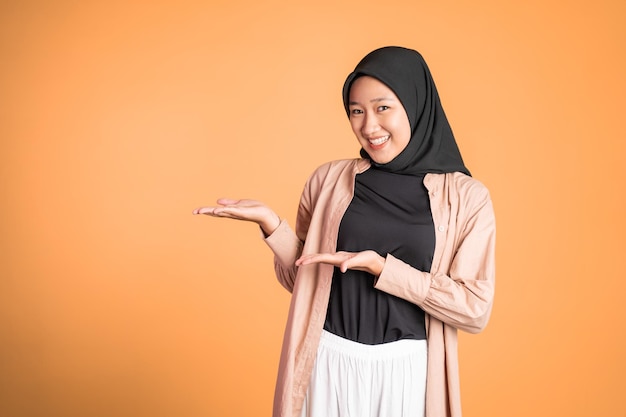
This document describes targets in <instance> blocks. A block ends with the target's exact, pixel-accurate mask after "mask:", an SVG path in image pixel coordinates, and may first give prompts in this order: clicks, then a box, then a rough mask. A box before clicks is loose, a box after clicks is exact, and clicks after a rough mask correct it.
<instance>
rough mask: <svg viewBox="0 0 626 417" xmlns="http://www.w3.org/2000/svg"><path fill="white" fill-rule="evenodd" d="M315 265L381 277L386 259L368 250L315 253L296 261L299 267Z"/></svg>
mask: <svg viewBox="0 0 626 417" xmlns="http://www.w3.org/2000/svg"><path fill="white" fill-rule="evenodd" d="M315 263H324V264H330V265H333V266H337V267H339V269H340V270H341V272H346V271H347V270H348V269H356V270H358V271H365V272H369V273H370V274H372V275H374V276H379V275H380V274H381V273H382V271H383V267H384V266H385V258H383V257H382V256H380V255H379V254H377V253H376V252H374V251H373V250H366V251H363V252H335V253H315V254H311V255H305V256H302V257H301V258H300V259H298V260H297V261H296V265H297V266H300V265H309V264H315Z"/></svg>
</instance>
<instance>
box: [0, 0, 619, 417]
mask: <svg viewBox="0 0 626 417" xmlns="http://www.w3.org/2000/svg"><path fill="white" fill-rule="evenodd" d="M625 13H626V3H624V2H623V1H617V0H615V1H610V0H598V1H594V2H588V1H584V2H583V1H545V0H544V1H537V0H531V1H525V2H502V1H500V0H472V1H429V2H421V1H415V0H411V1H394V2H387V3H385V2H380V1H372V0H363V1H359V2H352V1H332V2H331V1H321V2H314V3H312V2H307V3H304V2H302V3H300V2H292V1H280V0H272V1H267V2H257V1H253V0H235V1H225V0H220V1H212V2H194V1H189V0H183V1H176V2H175V1H161V2H155V1H146V2H136V1H133V2H121V1H120V2H109V1H100V2H95V1H54V2H44V1H28V0H24V1H19V2H17V1H3V2H2V3H1V4H0V59H1V65H0V140H1V142H0V158H1V159H0V186H1V190H2V204H1V205H0V227H1V229H0V231H1V236H2V239H1V240H0V415H2V416H10V417H22V416H42V417H43V416H45V417H55V416H63V417H74V416H76V417H79V416H80V417H84V416H90V417H98V416H102V417H110V416H117V417H125V416H129V417H130V416H150V417H159V416H168V417H171V416H185V417H196V416H220V417H221V416H262V415H269V414H270V410H271V402H272V394H273V387H274V379H275V375H276V368H277V363H278V355H279V350H280V343H281V338H282V331H283V326H284V323H285V318H286V314H287V308H288V303H289V295H288V293H287V292H286V291H284V290H283V289H282V287H280V286H279V284H278V283H277V281H276V280H275V278H274V275H273V269H272V262H271V258H272V257H271V253H270V251H269V250H268V249H267V248H266V247H265V244H264V243H263V242H262V240H261V239H260V238H259V232H258V230H257V229H256V228H255V227H254V226H253V225H251V224H242V223H237V222H233V221H229V220H218V219H212V218H208V217H199V216H192V214H191V210H192V209H193V208H195V207H197V206H200V205H207V204H212V203H213V202H214V201H215V199H216V198H218V197H222V196H229V197H250V198H257V199H261V200H263V201H265V202H267V203H268V204H269V205H271V206H272V207H273V208H274V209H275V210H276V211H278V212H279V213H280V214H281V215H283V216H284V217H285V218H287V219H288V220H289V221H290V222H291V223H292V224H293V221H294V218H295V212H296V207H297V203H298V198H299V194H300V191H301V189H302V185H303V184H304V181H305V180H306V178H307V176H308V175H309V174H310V172H311V171H312V170H313V169H314V168H315V167H316V166H318V165H319V164H321V163H323V162H325V161H327V160H332V159H339V158H345V157H354V156H356V155H357V154H358V146H357V143H356V140H355V139H354V137H353V136H352V133H351V131H350V128H349V125H348V122H347V119H346V116H345V114H344V112H343V108H342V103H341V94H340V92H341V86H342V83H343V81H344V78H345V76H346V75H347V74H348V72H350V70H351V69H352V68H353V67H354V65H355V64H356V63H357V61H358V60H359V59H360V58H361V57H362V56H363V55H365V54H366V53H367V52H369V51H370V50H372V49H374V48H376V47H379V46H383V45H389V44H396V45H403V46H408V47H412V48H415V49H418V50H420V51H421V52H422V53H423V55H424V56H425V58H426V61H427V62H428V63H429V65H430V67H431V70H432V72H433V74H434V76H435V79H436V82H437V84H438V87H439V90H440V94H441V97H442V101H443V105H444V108H445V109H446V112H447V114H448V117H449V119H450V121H451V124H452V126H453V129H454V131H455V134H456V137H457V139H458V142H459V145H460V148H461V151H462V153H463V155H464V158H465V160H466V163H467V165H468V166H469V168H470V169H471V170H472V172H473V174H474V176H475V177H476V178H478V179H480V180H481V181H483V182H484V183H485V184H486V185H487V186H488V187H489V189H490V190H491V193H492V197H493V200H494V205H495V208H496V214H497V220H498V254H497V260H498V269H497V270H498V275H497V291H496V303H495V307H494V311H493V316H492V320H491V322H490V324H489V326H488V327H487V329H486V330H485V332H484V333H482V334H480V335H478V336H474V335H465V334H463V335H462V336H461V341H460V357H461V379H462V394H463V406H464V412H465V416H466V417H467V416H469V417H472V416H475V417H478V416H481V417H482V416H509V417H511V416H556V415H563V416H592V415H593V416H624V415H626V403H625V402H624V400H623V398H622V397H623V388H624V385H623V383H622V380H623V378H624V375H625V373H626V361H625V360H624V359H623V354H624V352H625V351H626V345H625V342H624V330H626V329H625V322H624V319H625V318H626V310H625V309H624V305H623V298H624V297H623V294H624V292H625V291H626V284H625V281H626V280H625V279H624V277H623V275H624V272H623V271H622V267H621V264H620V262H621V261H620V259H623V258H624V253H623V252H624V248H625V245H624V241H623V237H624V235H626V222H625V220H624V209H625V205H624V191H625V188H626V187H625V186H624V180H625V179H626V170H625V168H624V165H625V164H624V162H623V159H624V155H625V153H626V146H625V144H624V142H625V134H624V133H625V128H624V126H625V124H624V116H623V113H624V109H625V108H626V102H625V99H624V96H625V95H626V82H625V78H624V74H626V29H625V26H624V24H623V21H624V16H625V15H626V14H625Z"/></svg>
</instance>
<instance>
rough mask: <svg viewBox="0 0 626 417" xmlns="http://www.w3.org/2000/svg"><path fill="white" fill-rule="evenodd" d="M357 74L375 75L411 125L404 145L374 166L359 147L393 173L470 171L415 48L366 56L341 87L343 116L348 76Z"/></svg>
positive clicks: (389, 49) (387, 49)
mask: <svg viewBox="0 0 626 417" xmlns="http://www.w3.org/2000/svg"><path fill="white" fill-rule="evenodd" d="M363 75H367V76H370V77H374V78H376V79H378V80H379V81H381V82H383V83H384V84H386V85H387V86H388V87H389V88H390V89H391V90H392V91H393V92H394V93H395V94H396V96H398V98H399V99H400V101H401V102H402V105H403V106H404V109H405V111H406V113H407V116H408V118H409V123H410V125H411V139H410V141H409V144H408V145H407V146H406V148H404V150H403V151H402V152H401V153H400V154H399V155H398V156H397V157H395V158H394V159H393V160H392V161H390V162H388V163H385V164H377V163H375V162H374V161H371V158H370V157H369V155H368V154H367V152H366V151H365V150H364V149H361V156H362V157H363V158H366V159H370V161H371V163H372V165H373V166H374V167H376V168H377V169H381V170H384V171H389V172H394V173H398V174H409V175H421V174H425V173H429V172H432V173H446V172H457V171H458V172H463V173H465V174H467V175H471V174H470V172H469V170H468V169H467V168H466V167H465V164H464V163H463V158H462V157H461V153H460V151H459V147H458V145H457V143H456V140H455V139H454V134H453V133H452V128H451V127H450V124H449V123H448V119H447V117H446V115H445V113H444V111H443V107H442V106H441V101H440V100H439V94H438V93H437V88H436V87H435V82H434V80H433V77H432V75H431V73H430V70H429V69H428V66H427V65H426V62H425V61H424V58H423V57H422V55H420V53H419V52H417V51H415V50H412V49H407V48H403V47H399V46H387V47H383V48H379V49H376V50H374V51H372V52H370V53H369V54H367V55H366V56H365V58H363V59H362V60H361V61H360V62H359V63H358V64H357V66H356V68H355V69H354V71H353V72H352V73H350V75H348V78H347V79H346V81H345V83H344V86H343V104H344V107H345V109H346V113H347V114H348V117H350V111H349V101H350V100H349V96H350V88H351V87H352V83H353V82H354V80H356V79H357V78H358V77H360V76H363Z"/></svg>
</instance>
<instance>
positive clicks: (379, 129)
mask: <svg viewBox="0 0 626 417" xmlns="http://www.w3.org/2000/svg"><path fill="white" fill-rule="evenodd" d="M348 109H349V111H350V124H351V125H352V131H353V132H354V134H355V135H356V137H357V139H358V140H359V143H360V144H361V146H362V147H363V149H364V150H365V151H366V152H367V153H368V155H369V156H370V157H371V158H372V160H374V162H376V163H379V164H386V163H387V162H390V161H391V160H392V159H394V158H395V157H396V156H398V154H400V152H402V150H403V149H404V148H406V145H408V143H409V140H410V139H411V125H410V123H409V118H408V116H407V114H406V111H405V110H404V107H403V106H402V103H400V100H399V99H398V97H397V96H396V95H395V94H394V92H393V91H391V89H390V88H389V87H387V86H386V85H385V84H383V83H382V82H380V81H378V80H377V79H376V78H373V77H369V76H362V77H359V78H357V79H356V80H355V81H354V82H353V83H352V86H351V88H350V97H349V106H348Z"/></svg>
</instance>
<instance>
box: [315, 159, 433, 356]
mask: <svg viewBox="0 0 626 417" xmlns="http://www.w3.org/2000/svg"><path fill="white" fill-rule="evenodd" d="M423 180H424V175H417V176H414V175H401V174H394V173H389V172H385V171H381V170H379V169H376V168H370V169H369V170H367V171H365V172H364V173H362V174H359V175H357V177H356V184H355V189H354V197H353V199H352V202H351V203H350V205H349V206H348V209H347V210H346V213H345V214H344V216H343V219H342V221H341V224H340V226H339V236H338V239H337V250H338V251H341V250H343V251H350V252H358V251H363V250H368V249H371V250H374V251H376V252H377V253H378V254H379V255H381V256H383V257H384V256H386V255H387V253H390V254H392V255H393V256H395V257H396V258H398V259H400V260H402V261H404V262H406V263H408V264H409V265H411V266H413V267H415V268H417V269H419V270H422V271H430V267H431V263H432V260H433V255H434V251H435V227H434V225H433V219H432V214H431V212H430V203H429V199H428V191H427V190H426V188H425V187H424V184H423ZM374 280H375V277H374V276H373V275H371V274H369V273H367V272H362V271H356V270H348V271H347V272H346V273H341V271H340V270H339V268H335V271H334V274H333V280H332V287H331V294H330V301H329V305H328V312H327V316H326V322H325V324H324V329H326V330H327V331H329V332H331V333H334V334H336V335H338V336H341V337H344V338H346V339H350V340H354V341H357V342H360V343H365V344H380V343H387V342H392V341H396V340H400V339H426V331H425V322H424V311H423V310H422V309H421V308H420V307H418V306H417V305H415V304H412V303H410V302H408V301H406V300H403V299H401V298H398V297H395V296H393V295H390V294H388V293H385V292H383V291H380V290H377V289H375V288H374Z"/></svg>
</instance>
